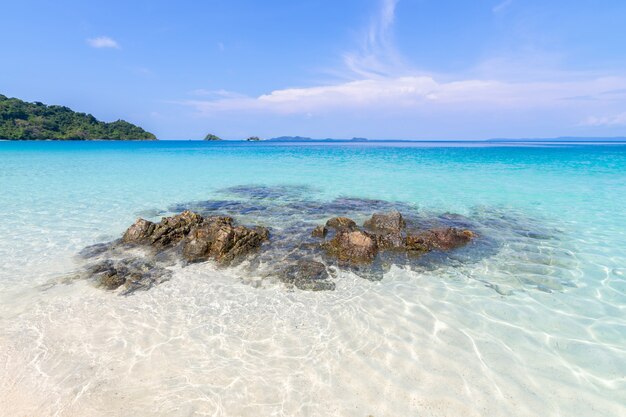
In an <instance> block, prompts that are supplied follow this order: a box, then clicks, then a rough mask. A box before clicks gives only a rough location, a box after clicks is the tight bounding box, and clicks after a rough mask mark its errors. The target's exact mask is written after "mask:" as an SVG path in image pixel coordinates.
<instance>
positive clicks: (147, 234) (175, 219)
mask: <svg viewBox="0 0 626 417" xmlns="http://www.w3.org/2000/svg"><path fill="white" fill-rule="evenodd" d="M203 221H204V218H203V217H202V216H200V215H199V214H197V213H194V212H192V211H183V212H182V213H181V214H177V215H176V216H171V217H164V218H163V219H161V222H160V223H158V224H155V223H153V222H151V221H148V220H144V219H137V221H136V222H135V223H134V224H133V225H132V226H131V227H129V228H128V230H126V232H125V233H124V236H123V237H122V241H123V242H124V243H135V244H148V245H150V246H153V247H155V248H157V249H163V248H166V247H169V246H173V245H175V244H177V243H179V242H180V241H182V240H183V239H184V238H185V237H186V236H187V234H188V233H189V232H190V231H191V230H192V229H193V228H194V227H197V226H199V225H201V224H202V222H203ZM231 222H232V219H231Z"/></svg>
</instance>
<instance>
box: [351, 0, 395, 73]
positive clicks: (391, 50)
mask: <svg viewBox="0 0 626 417" xmlns="http://www.w3.org/2000/svg"><path fill="white" fill-rule="evenodd" d="M398 1H399V0H381V3H380V7H379V9H378V11H377V13H376V14H375V15H374V16H373V17H372V20H371V22H370V24H369V26H368V27H367V29H366V30H365V31H364V32H363V33H362V34H361V39H360V42H359V49H358V50H356V51H351V52H347V53H345V54H344V55H343V60H344V63H345V65H346V67H347V68H348V70H349V71H351V72H352V73H353V75H356V76H359V77H365V78H374V77H382V76H390V75H394V74H395V75H397V74H398V73H399V72H402V69H403V67H404V63H403V59H402V57H401V55H400V53H399V52H398V51H397V49H396V47H395V44H394V42H393V33H392V29H393V24H394V20H395V15H396V6H397V4H398Z"/></svg>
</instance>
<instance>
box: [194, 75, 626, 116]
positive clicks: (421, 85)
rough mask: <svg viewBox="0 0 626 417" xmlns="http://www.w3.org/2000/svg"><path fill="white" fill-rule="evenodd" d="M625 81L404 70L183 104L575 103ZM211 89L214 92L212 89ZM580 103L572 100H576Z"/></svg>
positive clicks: (298, 108)
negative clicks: (442, 77) (444, 77)
mask: <svg viewBox="0 0 626 417" xmlns="http://www.w3.org/2000/svg"><path fill="white" fill-rule="evenodd" d="M625 87H626V78H615V77H613V78H597V79H589V80H575V81H562V82H559V81H551V82H517V83H511V82H504V81H497V80H480V79H466V80H457V81H449V82H439V81H437V80H436V79H435V78H433V77H430V76H406V77H397V78H378V79H364V80H359V81H351V82H346V83H341V84H335V85H325V86H316V87H308V88H287V89H281V90H275V91H272V92H270V93H268V94H263V95H261V96H258V97H247V96H242V95H237V94H235V93H231V92H211V93H213V95H214V96H216V95H218V96H219V97H215V98H214V99H211V100H187V101H183V103H184V104H186V105H190V106H193V107H195V108H196V109H197V110H198V111H200V112H202V113H211V112H223V111H241V110H259V111H267V112H273V113H282V114H294V113H302V114H307V113H310V112H320V111H325V110H331V109H338V108H340V109H346V110H350V109H359V108H361V109H362V108H381V107H384V108H388V109H389V108H396V109H401V108H414V109H415V110H416V111H420V109H424V108H428V107H430V108H432V107H435V106H438V105H446V106H452V105H456V104H463V105H466V106H473V107H482V108H494V109H501V108H510V109H522V110H523V109H525V108H538V107H567V106H571V105H577V104H576V100H575V99H574V100H573V99H572V96H580V97H584V96H589V95H598V94H599V93H601V92H603V91H606V90H611V89H620V88H625ZM216 93H217V94H216ZM579 104H580V103H578V105H579Z"/></svg>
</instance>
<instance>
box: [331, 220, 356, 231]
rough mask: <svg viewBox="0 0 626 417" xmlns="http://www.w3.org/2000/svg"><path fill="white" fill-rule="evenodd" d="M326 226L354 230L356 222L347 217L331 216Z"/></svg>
mask: <svg viewBox="0 0 626 417" xmlns="http://www.w3.org/2000/svg"><path fill="white" fill-rule="evenodd" d="M326 227H328V228H330V229H335V230H354V229H356V223H355V222H354V220H352V219H349V218H347V217H333V218H332V219H330V220H328V221H327V222H326Z"/></svg>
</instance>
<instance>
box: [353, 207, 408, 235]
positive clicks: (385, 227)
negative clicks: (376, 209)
mask: <svg viewBox="0 0 626 417" xmlns="http://www.w3.org/2000/svg"><path fill="white" fill-rule="evenodd" d="M363 226H364V227H365V228H366V229H369V230H371V231H374V232H378V233H380V232H384V233H400V232H402V230H403V229H404V228H405V227H406V222H405V221H404V218H403V217H402V214H400V212H397V211H393V212H390V213H375V214H373V215H372V217H371V218H370V219H369V220H367V221H365V223H364V224H363Z"/></svg>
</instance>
